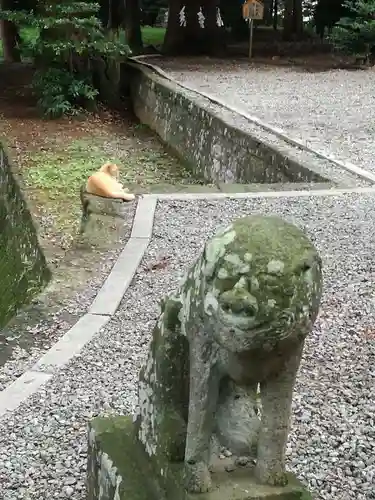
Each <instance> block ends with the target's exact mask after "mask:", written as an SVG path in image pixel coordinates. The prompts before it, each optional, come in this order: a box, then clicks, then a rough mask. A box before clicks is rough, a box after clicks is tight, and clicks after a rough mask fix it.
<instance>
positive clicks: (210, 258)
mask: <svg viewBox="0 0 375 500" xmlns="http://www.w3.org/2000/svg"><path fill="white" fill-rule="evenodd" d="M321 293H322V269H321V259H320V257H319V255H318V252H317V250H316V249H315V247H314V246H313V244H312V243H311V242H310V240H309V239H308V238H307V236H306V235H305V234H304V233H303V232H302V231H301V230H300V229H298V228H297V227H296V226H294V225H292V224H290V223H288V222H285V221H284V220H282V219H279V218H278V217H266V216H260V215H259V216H249V217H244V218H242V219H238V220H236V221H235V222H233V223H232V224H231V225H229V226H228V227H227V228H226V229H224V230H221V231H220V232H218V233H217V234H216V235H215V236H214V237H213V238H212V239H210V240H209V241H208V242H207V243H206V245H205V247H204V250H203V253H202V255H201V256H200V257H199V258H198V259H197V260H196V262H195V263H194V264H193V265H192V267H191V268H190V269H189V271H188V273H187V275H186V278H185V279H184V281H183V282H182V284H181V285H180V288H179V290H178V291H177V293H176V294H174V295H171V296H170V297H168V298H167V299H165V300H164V301H163V303H162V313H161V315H160V317H159V320H158V323H157V325H156V327H155V329H154V332H153V339H152V342H151V346H150V350H149V354H148V358H147V361H146V362H145V365H144V366H143V367H142V369H141V372H140V379H139V413H138V415H137V417H136V429H137V433H138V438H139V439H140V441H141V442H142V443H143V446H144V448H145V450H146V452H147V453H148V455H149V456H150V457H152V458H153V459H154V460H156V463H157V467H158V468H159V470H160V474H161V475H163V474H165V470H166V468H168V464H170V463H171V462H179V461H180V462H183V461H184V478H185V488H186V489H187V491H188V492H190V493H200V492H207V491H209V490H210V487H211V475H210V469H209V467H210V459H211V458H210V457H211V451H210V450H211V444H210V443H211V442H212V438H213V437H215V436H216V438H218V440H219V442H220V443H221V444H223V445H224V446H226V447H227V448H228V449H229V450H230V451H232V452H233V453H234V455H237V456H239V457H243V456H246V455H248V456H251V457H253V458H254V459H255V460H256V464H255V468H254V469H253V474H254V477H255V480H256V481H257V482H259V483H261V484H264V485H271V486H285V485H286V484H287V482H288V479H287V475H286V472H285V465H284V454H285V446H286V441H287V438H288V431H289V422H290V413H291V403H292V394H293V388H294V383H295V379H296V374H297V371H298V368H299V364H300V360H301V355H302V349H303V345H304V340H305V338H306V336H307V335H308V333H309V332H310V330H311V329H312V326H313V323H314V321H315V319H316V317H317V314H318V310H319V305H320V299H321ZM258 387H259V389H260V400H261V412H260V413H261V415H260V416H258V414H257V413H256V412H255V411H254V404H255V400H256V393H257V390H258Z"/></svg>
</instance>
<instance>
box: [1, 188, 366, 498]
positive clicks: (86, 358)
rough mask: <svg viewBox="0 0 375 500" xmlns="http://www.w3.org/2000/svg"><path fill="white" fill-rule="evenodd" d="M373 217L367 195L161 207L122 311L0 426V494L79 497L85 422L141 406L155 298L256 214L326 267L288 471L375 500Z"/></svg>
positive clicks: (342, 494)
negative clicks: (298, 237) (296, 232)
mask: <svg viewBox="0 0 375 500" xmlns="http://www.w3.org/2000/svg"><path fill="white" fill-rule="evenodd" d="M374 210H375V197H374V196H370V195H361V196H358V195H346V196H345V197H342V198H333V197H326V198H322V197H312V198H310V199H306V198H303V199H302V198H296V199H290V198H284V199H283V198H278V199H272V200H271V199H263V200H261V199H258V200H255V199H253V200H227V201H195V202H175V201H170V202H163V203H161V204H159V205H158V209H157V214H156V220H155V229H154V235H153V239H152V242H151V244H150V247H149V249H148V252H147V254H146V256H145V258H144V260H143V262H142V264H141V266H140V269H139V272H138V274H137V275H136V277H135V279H134V281H133V284H132V286H131V288H130V289H129V291H128V293H127V295H126V297H125V298H124V300H123V302H122V304H121V306H120V308H119V310H118V312H117V314H116V315H115V316H114V318H113V319H112V320H111V322H110V323H109V324H108V325H107V326H106V327H105V328H104V329H103V330H102V331H101V332H99V334H98V335H96V337H95V338H94V339H93V341H92V342H91V343H90V344H89V345H87V346H86V347H85V348H84V349H83V351H82V352H81V355H80V356H79V357H76V358H75V359H73V360H72V361H71V362H70V363H69V364H68V365H67V366H66V367H65V368H64V369H62V370H61V371H60V372H58V373H57V374H56V375H55V376H54V378H53V379H52V380H51V381H50V382H49V383H48V384H47V385H46V386H45V388H44V389H42V390H41V391H39V392H38V393H37V394H35V395H34V396H33V397H31V398H30V399H29V400H28V401H27V402H26V403H24V404H22V405H21V406H20V408H19V409H18V410H17V412H15V413H14V414H11V415H8V416H6V417H4V419H3V420H2V421H1V422H0V498H2V499H3V500H17V499H22V500H31V499H32V500H44V499H46V500H47V499H48V500H49V499H53V498H71V499H73V500H83V498H84V497H85V496H84V478H85V469H86V424H87V421H88V420H89V419H90V418H91V417H92V416H94V415H98V414H108V413H111V412H113V411H115V412H121V413H123V412H124V413H126V412H132V411H134V408H135V397H136V382H137V372H138V369H139V365H140V362H141V361H142V360H143V359H144V356H145V354H146V350H147V345H148V342H149V339H150V334H151V330H152V327H153V325H154V324H155V321H156V318H157V314H158V301H159V299H160V298H161V296H162V295H164V294H165V293H167V292H168V291H169V290H171V289H173V288H174V287H175V286H176V284H177V282H178V280H179V279H180V277H181V276H182V274H183V272H184V269H185V267H186V265H187V264H188V263H190V262H191V260H192V257H193V256H195V255H196V254H197V253H198V252H199V250H200V248H201V247H202V244H203V242H204V241H205V239H206V238H207V237H208V236H210V235H211V234H212V233H213V232H214V231H215V230H216V228H217V227H218V226H219V225H220V224H222V223H228V222H229V221H231V220H233V218H235V217H236V216H240V215H242V214H247V213H252V212H254V211H255V212H261V213H276V214H279V215H281V216H284V217H285V218H287V219H289V220H291V221H293V222H295V223H296V224H298V225H299V226H302V227H304V228H305V229H306V230H307V232H308V233H309V234H310V236H311V237H312V239H313V240H314V241H315V242H316V244H317V246H318V247H319V249H320V251H321V253H322V256H323V260H324V269H325V294H324V299H323V305H322V309H321V314H320V317H319V319H318V321H317V324H316V327H315V329H314V332H313V333H312V335H311V336H310V338H309V339H308V341H307V345H306V349H305V353H304V359H303V364H302V367H301V370H300V373H299V377H298V382H297V386H296V394H295V397H294V404H293V422H292V432H291V435H290V440H289V445H288V451H287V454H288V466H289V467H290V468H291V469H292V470H294V471H295V472H296V473H297V474H298V475H299V476H300V477H301V479H303V480H304V481H305V482H306V483H308V484H309V485H310V487H311V488H313V489H314V490H315V492H316V493H317V498H318V499H327V500H328V499H330V500H333V499H335V500H351V499H355V500H373V499H375V455H374V449H375V421H374V415H375V402H374V392H373V388H374V386H375V371H374V367H375V344H374V342H375V336H374V331H375V330H374V321H375V303H374V300H373V294H374V290H373V284H372V283H373V281H374V278H375V260H374V252H373V237H372V234H374V232H375V222H374V219H373V217H372V214H373V213H374ZM187 242H188V243H187ZM164 258H165V259H164ZM161 261H163V262H164V263H165V262H167V267H163V266H162V265H159V266H158V262H159V263H160V262H161ZM152 269H154V270H152Z"/></svg>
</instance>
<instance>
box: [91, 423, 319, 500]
mask: <svg viewBox="0 0 375 500" xmlns="http://www.w3.org/2000/svg"><path fill="white" fill-rule="evenodd" d="M88 440H89V450H88V469H87V488H88V494H87V500H311V499H312V497H311V495H310V494H309V493H308V492H307V491H306V489H305V488H304V487H303V486H302V484H301V483H300V482H299V481H298V480H297V479H296V478H295V477H294V476H293V475H290V478H289V485H288V486H286V487H285V488H275V487H269V486H262V485H259V484H257V483H256V482H255V481H254V480H253V478H252V476H251V469H249V468H247V467H237V468H235V467H234V466H233V462H232V459H225V460H218V461H217V463H214V464H213V469H212V480H213V489H212V491H210V492H209V493H201V494H188V493H187V492H186V491H185V489H184V487H183V485H182V475H183V466H182V464H172V463H171V464H169V465H168V467H167V468H166V469H165V470H162V471H161V474H160V473H159V472H158V471H157V470H156V466H155V465H156V464H155V463H153V460H152V459H150V458H149V456H148V455H147V454H146V453H145V451H144V448H143V445H142V444H141V443H140V442H139V441H138V439H137V437H136V435H135V426H134V424H133V421H132V418H131V417H123V416H119V417H108V418H96V419H94V420H93V421H92V422H91V423H90V425H89V433H88Z"/></svg>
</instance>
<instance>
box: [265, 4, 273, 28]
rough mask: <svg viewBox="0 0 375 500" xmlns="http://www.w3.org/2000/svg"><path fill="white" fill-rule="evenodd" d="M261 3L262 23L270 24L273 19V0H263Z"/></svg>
mask: <svg viewBox="0 0 375 500" xmlns="http://www.w3.org/2000/svg"><path fill="white" fill-rule="evenodd" d="M263 5H264V18H263V23H264V24H265V25H266V26H271V25H272V19H273V0H265V1H264V2H263Z"/></svg>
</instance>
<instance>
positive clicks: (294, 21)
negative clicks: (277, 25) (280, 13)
mask: <svg viewBox="0 0 375 500" xmlns="http://www.w3.org/2000/svg"><path fill="white" fill-rule="evenodd" d="M284 9H285V10H284V21H283V37H284V39H285V40H295V39H297V38H299V37H300V36H301V35H302V32H303V14H302V0H284Z"/></svg>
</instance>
